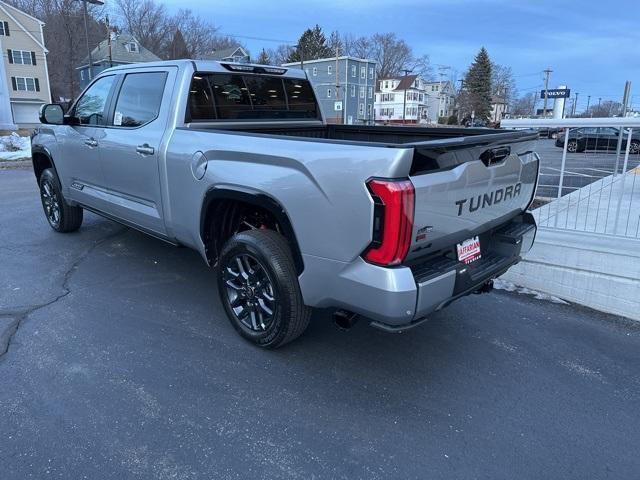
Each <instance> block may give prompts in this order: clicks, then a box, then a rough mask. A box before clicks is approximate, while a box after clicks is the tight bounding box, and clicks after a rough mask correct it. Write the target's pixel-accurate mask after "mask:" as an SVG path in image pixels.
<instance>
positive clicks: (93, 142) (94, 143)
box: [84, 138, 98, 148]
mask: <svg viewBox="0 0 640 480" xmlns="http://www.w3.org/2000/svg"><path fill="white" fill-rule="evenodd" d="M84 144H85V145H86V146H87V147H91V148H95V147H97V146H98V142H97V141H96V140H94V139H93V138H89V139H88V140H85V141H84Z"/></svg>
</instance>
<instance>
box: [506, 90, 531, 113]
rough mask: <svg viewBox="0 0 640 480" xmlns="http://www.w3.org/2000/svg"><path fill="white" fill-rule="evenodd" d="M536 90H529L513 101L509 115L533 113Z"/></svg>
mask: <svg viewBox="0 0 640 480" xmlns="http://www.w3.org/2000/svg"><path fill="white" fill-rule="evenodd" d="M536 100H537V92H529V93H527V94H525V95H523V96H522V97H520V98H517V99H515V100H514V101H513V103H512V105H511V116H513V117H526V116H531V115H535V104H536Z"/></svg>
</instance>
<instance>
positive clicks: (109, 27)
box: [106, 15, 113, 68]
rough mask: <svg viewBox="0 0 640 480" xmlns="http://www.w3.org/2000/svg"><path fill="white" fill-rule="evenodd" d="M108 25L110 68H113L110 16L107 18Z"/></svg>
mask: <svg viewBox="0 0 640 480" xmlns="http://www.w3.org/2000/svg"><path fill="white" fill-rule="evenodd" d="M106 24H107V45H108V46H109V68H111V67H113V54H112V52H111V26H110V25H109V15H107V18H106Z"/></svg>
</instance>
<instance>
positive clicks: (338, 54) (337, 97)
mask: <svg viewBox="0 0 640 480" xmlns="http://www.w3.org/2000/svg"><path fill="white" fill-rule="evenodd" d="M339 56H340V46H339V45H338V44H337V42H336V102H339V101H340V77H339V75H338V57H339ZM343 112H344V110H340V111H339V112H338V113H337V114H336V123H344V121H341V120H342V119H343V118H344V113H343Z"/></svg>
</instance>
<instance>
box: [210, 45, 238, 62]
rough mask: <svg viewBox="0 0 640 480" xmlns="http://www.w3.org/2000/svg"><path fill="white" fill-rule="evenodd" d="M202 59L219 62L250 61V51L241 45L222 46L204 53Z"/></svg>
mask: <svg viewBox="0 0 640 480" xmlns="http://www.w3.org/2000/svg"><path fill="white" fill-rule="evenodd" d="M199 59H200V60H216V61H218V62H236V63H249V62H250V58H249V53H248V52H247V51H246V50H245V49H244V48H242V47H241V46H236V47H229V48H221V49H220V50H214V51H212V52H210V53H207V54H205V55H202V56H201V57H200V58H199Z"/></svg>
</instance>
